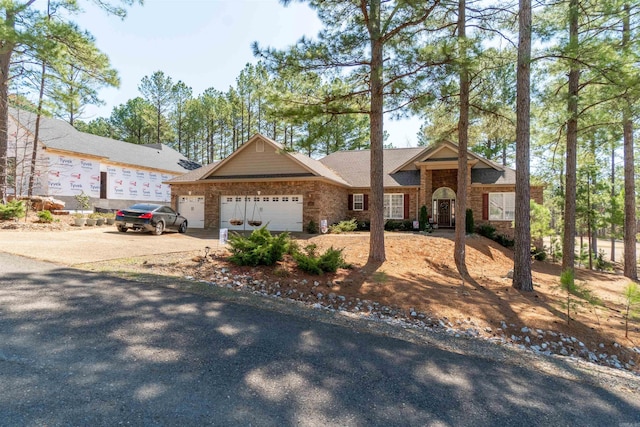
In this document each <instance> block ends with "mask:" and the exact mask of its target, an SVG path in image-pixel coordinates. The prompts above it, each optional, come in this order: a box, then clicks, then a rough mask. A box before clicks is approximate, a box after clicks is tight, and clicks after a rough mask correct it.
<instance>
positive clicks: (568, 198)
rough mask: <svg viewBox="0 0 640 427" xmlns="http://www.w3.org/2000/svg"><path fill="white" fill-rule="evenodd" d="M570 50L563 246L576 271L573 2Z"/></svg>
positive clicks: (573, 6) (565, 264) (567, 265)
mask: <svg viewBox="0 0 640 427" xmlns="http://www.w3.org/2000/svg"><path fill="white" fill-rule="evenodd" d="M569 46H570V49H571V53H570V55H571V56H572V58H573V59H571V60H570V65H569V82H568V83H569V93H568V102H567V107H568V112H569V120H568V121H567V148H566V166H565V168H566V173H565V197H564V236H563V242H562V270H563V271H571V273H573V272H574V271H575V266H574V263H575V249H576V243H575V236H576V169H577V147H578V90H579V83H580V70H579V68H578V61H577V59H575V58H576V55H577V48H578V0H571V1H570V2H569Z"/></svg>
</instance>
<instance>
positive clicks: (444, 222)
mask: <svg viewBox="0 0 640 427" xmlns="http://www.w3.org/2000/svg"><path fill="white" fill-rule="evenodd" d="M431 199H432V203H431V208H432V211H431V217H432V218H433V223H434V224H438V227H454V226H455V223H456V192H455V191H453V190H452V189H451V188H449V187H440V188H438V189H437V190H436V191H434V192H433V196H432V198H431Z"/></svg>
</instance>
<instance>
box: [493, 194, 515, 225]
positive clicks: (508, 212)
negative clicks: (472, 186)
mask: <svg viewBox="0 0 640 427" xmlns="http://www.w3.org/2000/svg"><path fill="white" fill-rule="evenodd" d="M498 196H500V197H498ZM505 196H510V197H505ZM492 198H493V200H492ZM488 203H489V206H488V210H489V221H513V220H514V219H515V211H516V193H514V192H501V193H489V202H488Z"/></svg>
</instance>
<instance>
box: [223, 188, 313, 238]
mask: <svg viewBox="0 0 640 427" xmlns="http://www.w3.org/2000/svg"><path fill="white" fill-rule="evenodd" d="M302 206H303V205H302V195H300V194H293V195H284V196H238V195H228V196H221V197H220V228H228V229H229V230H253V229H255V228H259V227H261V226H264V225H266V226H267V229H268V230H269V231H302ZM240 222H242V223H240ZM258 223H261V224H259V225H258ZM252 224H253V225H252Z"/></svg>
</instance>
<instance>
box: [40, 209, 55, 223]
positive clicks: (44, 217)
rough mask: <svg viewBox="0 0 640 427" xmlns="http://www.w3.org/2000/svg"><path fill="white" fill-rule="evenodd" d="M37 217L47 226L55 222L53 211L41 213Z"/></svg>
mask: <svg viewBox="0 0 640 427" xmlns="http://www.w3.org/2000/svg"><path fill="white" fill-rule="evenodd" d="M37 215H38V220H39V221H40V222H44V223H47V224H48V223H51V222H53V215H51V211H46V210H45V211H40V212H38V214H37Z"/></svg>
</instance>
